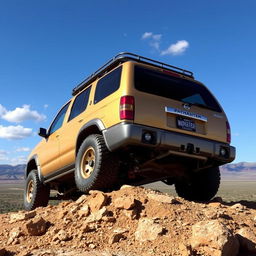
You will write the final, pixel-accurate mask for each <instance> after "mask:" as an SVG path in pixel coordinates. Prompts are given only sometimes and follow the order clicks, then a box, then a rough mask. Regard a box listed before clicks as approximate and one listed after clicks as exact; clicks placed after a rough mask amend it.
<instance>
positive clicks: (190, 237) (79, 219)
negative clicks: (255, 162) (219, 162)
mask: <svg viewBox="0 0 256 256" xmlns="http://www.w3.org/2000/svg"><path fill="white" fill-rule="evenodd" d="M255 209H256V205H255V204H250V205H249V204H247V205H246V204H244V205H242V204H240V203H232V204H227V203H225V202H222V200H221V198H215V200H213V201H211V202H209V203H207V204H203V203H194V202H189V201H186V200H184V199H182V198H180V197H172V196H169V195H166V194H162V193H160V192H157V191H153V190H149V189H145V188H141V187H131V186H123V187H122V188H121V189H120V190H118V191H113V192H111V193H102V192H99V191H91V192H90V194H89V195H83V196H81V197H80V198H79V199H78V200H77V201H64V202H61V203H60V204H59V205H56V206H48V207H45V208H38V209H36V210H35V211H31V212H23V211H21V212H18V213H8V214H2V215H0V223H1V229H0V256H2V255H18V256H29V255H32V256H50V255H55V256H60V255H64V256H72V255H82V256H91V255H92V256H114V255H115V256H137V255H141V256H148V255H157V256H158V255H159V256H161V255H162V256H169V255H172V256H179V255H180V256H190V255H194V256H196V255H204V256H236V255H239V256H245V255H246V256H249V255H256V235H255V234H256V225H255V220H256V210H255Z"/></svg>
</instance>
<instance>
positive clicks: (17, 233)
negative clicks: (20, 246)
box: [7, 227, 24, 245]
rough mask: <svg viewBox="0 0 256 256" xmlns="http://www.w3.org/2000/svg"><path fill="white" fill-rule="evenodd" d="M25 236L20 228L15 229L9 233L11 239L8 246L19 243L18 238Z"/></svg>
mask: <svg viewBox="0 0 256 256" xmlns="http://www.w3.org/2000/svg"><path fill="white" fill-rule="evenodd" d="M23 235H24V234H23V231H22V229H21V228H20V227H15V228H13V229H12V230H11V231H10V233H9V239H8V241H7V245H10V244H16V243H18V240H17V238H19V237H20V236H23Z"/></svg>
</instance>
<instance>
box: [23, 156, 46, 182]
mask: <svg viewBox="0 0 256 256" xmlns="http://www.w3.org/2000/svg"><path fill="white" fill-rule="evenodd" d="M32 170H37V172H38V177H39V180H40V181H41V182H43V176H42V173H41V167H40V163H39V160H38V156H37V155H33V156H32V157H31V158H30V159H29V160H28V163H27V165H26V169H25V179H26V178H27V177H28V175H29V173H30V172H31V171H32Z"/></svg>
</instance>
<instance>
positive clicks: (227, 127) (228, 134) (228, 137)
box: [226, 121, 231, 143]
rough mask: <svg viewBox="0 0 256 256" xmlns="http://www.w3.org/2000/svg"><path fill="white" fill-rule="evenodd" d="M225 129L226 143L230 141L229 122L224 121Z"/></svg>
mask: <svg viewBox="0 0 256 256" xmlns="http://www.w3.org/2000/svg"><path fill="white" fill-rule="evenodd" d="M226 131H227V143H231V130H230V125H229V122H228V121H227V122H226Z"/></svg>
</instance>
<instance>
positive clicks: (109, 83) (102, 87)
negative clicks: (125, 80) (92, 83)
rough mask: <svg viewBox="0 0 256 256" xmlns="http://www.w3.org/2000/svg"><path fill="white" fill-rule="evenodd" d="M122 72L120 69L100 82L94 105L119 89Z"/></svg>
mask: <svg viewBox="0 0 256 256" xmlns="http://www.w3.org/2000/svg"><path fill="white" fill-rule="evenodd" d="M121 71H122V67H119V68H117V69H115V70H114V71H112V72H110V73H109V74H107V75H106V76H104V77H102V78H101V79H100V80H99V82H98V83H97V87H96V92H95V97H94V104H96V103H98V102H99V101H101V100H103V99H104V98H106V97H107V96H108V95H110V94H112V93H113V92H115V91H116V90H117V89H118V88H119V86H120V79H121Z"/></svg>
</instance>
